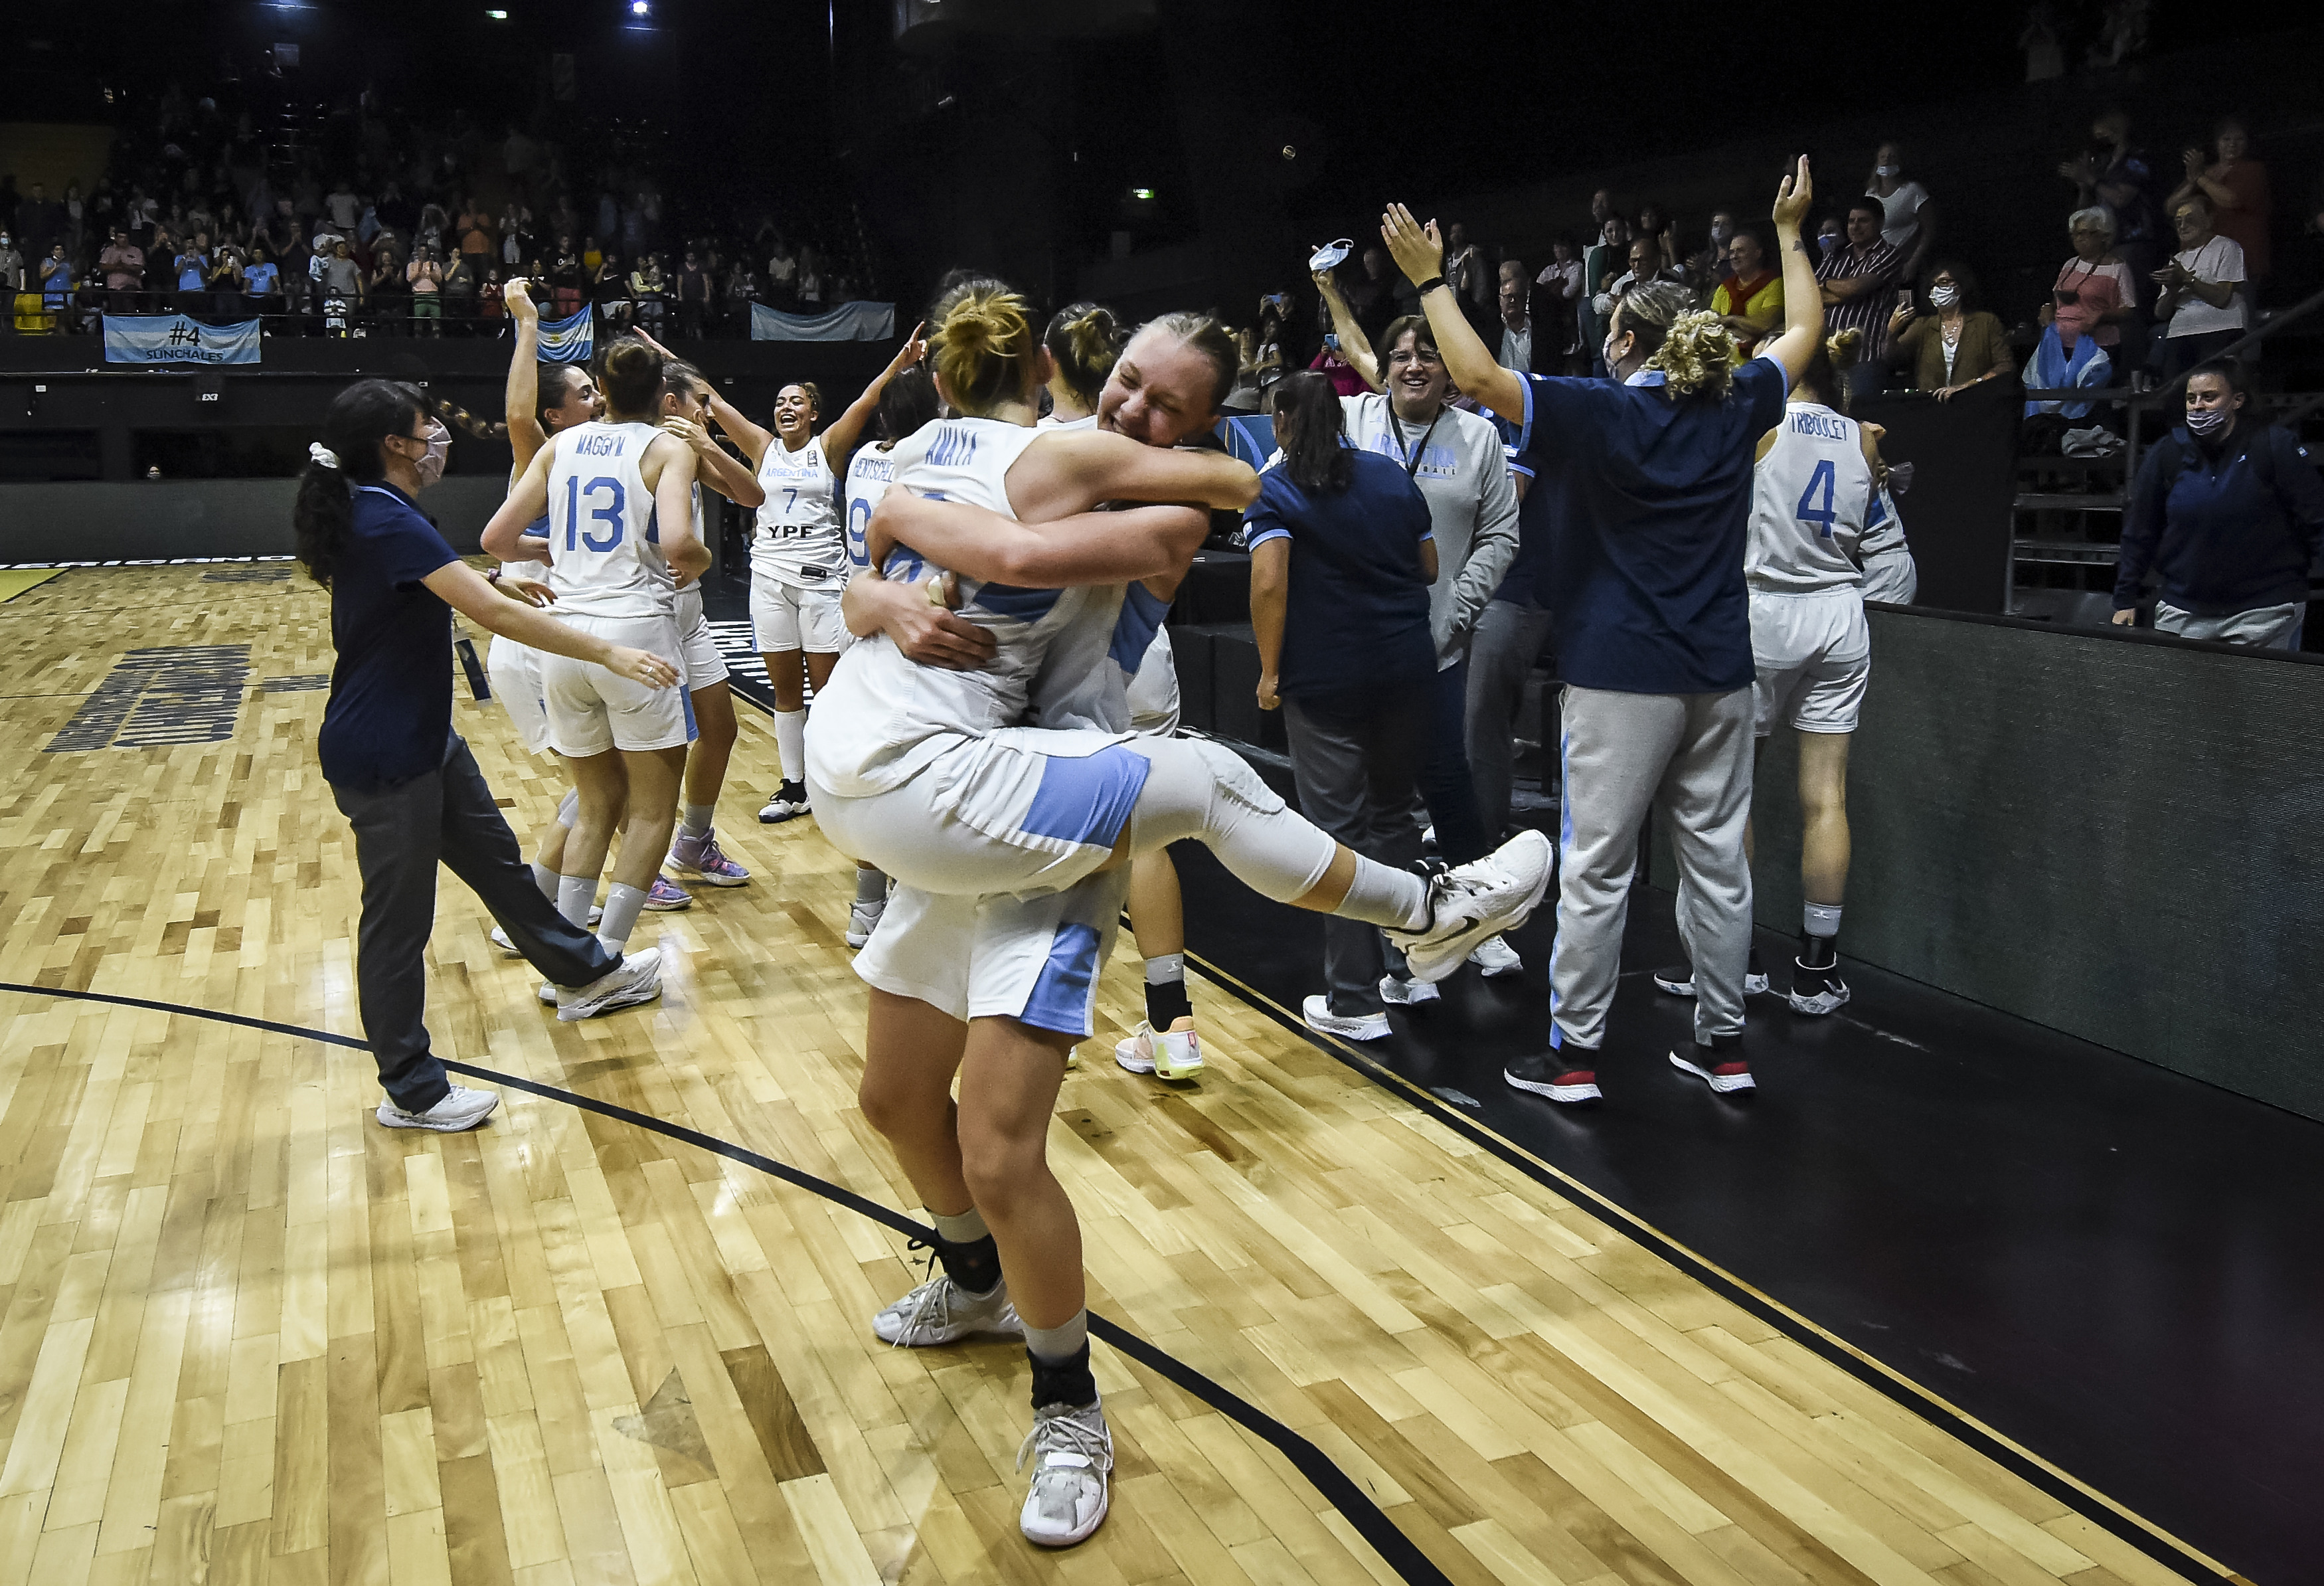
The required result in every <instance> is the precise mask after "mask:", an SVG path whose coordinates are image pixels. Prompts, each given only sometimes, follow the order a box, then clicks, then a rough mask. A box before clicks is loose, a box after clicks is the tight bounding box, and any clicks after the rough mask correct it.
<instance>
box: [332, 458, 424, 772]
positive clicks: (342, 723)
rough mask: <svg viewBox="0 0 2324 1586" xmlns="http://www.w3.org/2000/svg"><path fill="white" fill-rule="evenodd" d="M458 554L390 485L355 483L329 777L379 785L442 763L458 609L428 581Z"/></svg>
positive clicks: (335, 586) (336, 638)
mask: <svg viewBox="0 0 2324 1586" xmlns="http://www.w3.org/2000/svg"><path fill="white" fill-rule="evenodd" d="M459 559H460V558H459V557H458V555H457V553H455V552H454V550H453V549H452V548H451V547H450V546H449V545H447V544H446V543H445V540H444V537H443V536H442V535H441V534H438V532H437V531H436V526H435V525H434V524H433V523H430V522H429V521H428V520H427V519H425V518H423V517H421V516H420V509H419V508H418V507H416V506H414V505H412V504H411V498H410V496H408V495H406V494H404V493H402V492H401V491H400V490H398V489H396V488H395V486H393V485H392V484H358V485H356V486H355V529H354V532H353V533H351V534H350V535H349V536H348V537H347V543H346V546H345V547H344V548H343V549H342V550H341V552H340V555H339V558H338V562H337V565H336V566H335V567H333V568H332V570H331V645H332V648H334V649H335V650H337V651H338V652H339V659H338V661H337V664H336V665H334V666H333V667H332V668H331V702H330V704H329V705H327V706H326V707H325V708H324V711H323V730H322V732H321V733H320V734H318V737H317V738H316V741H315V748H316V751H317V752H318V756H319V757H320V759H321V761H322V763H323V778H324V779H325V780H326V781H328V782H331V783H334V784H337V786H340V787H345V788H354V789H355V790H356V791H358V792H364V793H376V792H379V791H381V790H383V789H384V788H392V787H393V786H395V785H396V784H397V783H399V782H408V781H410V780H411V779H412V778H414V777H419V776H425V775H426V774H427V773H429V771H432V770H437V769H438V768H439V767H441V766H442V765H443V763H444V757H445V755H446V754H447V753H448V752H450V749H451V742H452V608H451V607H450V606H448V605H447V604H444V602H443V601H441V600H440V599H438V598H437V596H436V595H435V593H434V592H433V591H431V590H430V589H429V588H428V587H427V586H425V585H424V584H422V583H421V582H420V580H422V579H424V578H426V577H427V576H429V574H431V573H433V572H435V571H436V570H437V569H438V568H439V567H443V566H445V565H446V564H447V563H449V562H457V561H458V560H459Z"/></svg>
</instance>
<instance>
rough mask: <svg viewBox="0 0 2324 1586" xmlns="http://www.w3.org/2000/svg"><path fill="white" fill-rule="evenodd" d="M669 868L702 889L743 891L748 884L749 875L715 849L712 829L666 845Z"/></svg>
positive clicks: (718, 849) (749, 873) (715, 844)
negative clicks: (699, 884)
mask: <svg viewBox="0 0 2324 1586" xmlns="http://www.w3.org/2000/svg"><path fill="white" fill-rule="evenodd" d="M669 868H670V869H672V870H674V871H678V874H680V875H682V876H684V877H685V878H686V879H687V880H688V881H700V882H701V883H702V884H703V885H704V886H705V887H744V886H748V885H750V882H751V872H750V871H747V870H744V869H743V868H742V866H741V865H739V864H736V863H735V862H733V860H731V859H729V858H727V857H726V853H725V850H724V849H722V848H721V847H719V846H718V834H717V832H716V831H715V829H714V830H711V831H707V832H705V833H703V834H702V835H700V836H699V837H688V836H686V835H683V834H681V835H680V836H679V837H678V841H676V842H675V843H672V844H670V845H669Z"/></svg>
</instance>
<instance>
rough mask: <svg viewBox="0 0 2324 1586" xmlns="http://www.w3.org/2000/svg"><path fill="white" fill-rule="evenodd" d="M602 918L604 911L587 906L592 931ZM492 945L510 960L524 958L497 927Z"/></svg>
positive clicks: (520, 950) (594, 906)
mask: <svg viewBox="0 0 2324 1586" xmlns="http://www.w3.org/2000/svg"><path fill="white" fill-rule="evenodd" d="M604 917H605V911H604V909H602V908H598V907H597V906H596V905H595V904H594V903H592V904H591V905H589V925H590V927H591V928H592V929H595V927H596V924H597V922H598V921H599V920H601V919H603V918H604ZM493 946H495V947H498V948H499V949H500V950H501V951H502V952H503V953H504V954H507V955H508V956H509V957H511V958H521V957H523V956H524V949H523V948H521V947H520V946H518V945H516V944H515V943H514V942H512V941H511V940H510V939H509V934H508V932H506V931H504V930H503V929H502V928H501V927H498V926H494V927H493Z"/></svg>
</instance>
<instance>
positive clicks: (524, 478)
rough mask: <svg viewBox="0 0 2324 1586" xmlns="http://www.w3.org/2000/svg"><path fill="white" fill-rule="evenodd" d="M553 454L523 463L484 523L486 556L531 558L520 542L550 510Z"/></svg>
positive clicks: (546, 451) (690, 515) (538, 455)
mask: <svg viewBox="0 0 2324 1586" xmlns="http://www.w3.org/2000/svg"><path fill="white" fill-rule="evenodd" d="M554 455H555V454H553V453H552V452H551V451H550V450H549V447H545V446H544V447H541V448H540V449H539V451H537V452H535V453H533V454H532V461H530V463H527V464H526V465H525V466H524V473H523V474H522V475H520V476H519V477H518V479H517V482H516V484H515V486H514V487H513V488H512V489H511V490H510V491H509V493H508V499H507V500H506V501H504V502H503V503H501V504H500V510H499V511H498V512H494V513H493V521H491V522H489V523H487V524H485V525H484V539H483V542H482V543H483V546H484V554H485V555H486V556H488V557H492V558H496V559H498V560H500V561H503V562H521V561H525V560H528V559H530V558H528V557H527V555H526V553H525V549H524V547H523V546H522V545H521V544H520V543H519V542H520V541H521V539H523V537H524V530H525V525H526V524H528V523H530V522H531V521H533V520H534V519H535V518H538V517H539V516H540V515H541V514H542V513H543V512H547V511H548V510H549V458H550V457H551V456H554ZM693 521H694V514H693V512H691V511H689V512H687V522H688V523H689V524H690V523H692V522H693ZM528 642H530V641H528ZM559 653H563V652H561V651H560V652H559ZM584 659H586V658H584Z"/></svg>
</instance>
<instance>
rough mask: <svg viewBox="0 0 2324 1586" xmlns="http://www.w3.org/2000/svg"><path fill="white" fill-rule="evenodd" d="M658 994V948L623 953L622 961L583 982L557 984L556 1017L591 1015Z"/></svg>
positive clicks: (567, 1020)
mask: <svg viewBox="0 0 2324 1586" xmlns="http://www.w3.org/2000/svg"><path fill="white" fill-rule="evenodd" d="M660 995H661V949H660V948H659V947H648V948H647V949H646V950H645V951H643V952H642V953H631V954H625V955H624V956H623V957H622V962H621V963H620V964H616V965H614V966H613V968H612V969H611V970H608V971H607V972H606V973H604V974H601V975H599V976H598V977H597V978H596V979H595V980H594V981H591V982H589V983H588V984H587V985H586V986H578V987H559V988H558V992H557V1017H558V1019H561V1020H563V1021H564V1022H565V1023H567V1024H571V1023H573V1022H574V1021H575V1020H576V1019H595V1018H596V1017H597V1016H598V1015H599V1014H601V1013H611V1012H613V1010H615V1009H616V1008H628V1007H632V1006H633V1005H635V1004H637V1003H640V1002H650V1001H652V1000H654V999H655V998H656V997H659V996H660Z"/></svg>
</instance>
